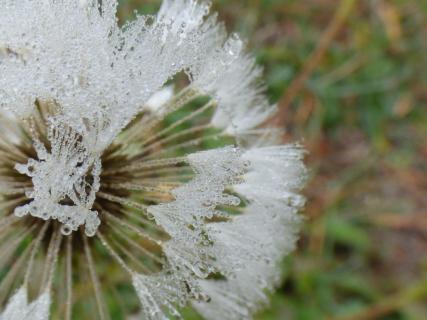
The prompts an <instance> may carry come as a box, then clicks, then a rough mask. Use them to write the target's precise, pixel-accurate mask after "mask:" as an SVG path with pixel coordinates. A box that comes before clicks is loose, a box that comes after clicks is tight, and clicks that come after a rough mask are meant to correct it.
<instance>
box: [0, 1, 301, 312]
mask: <svg viewBox="0 0 427 320" xmlns="http://www.w3.org/2000/svg"><path fill="white" fill-rule="evenodd" d="M0 7H1V10H0V74H2V77H0V206H1V207H2V209H3V212H4V213H3V215H2V216H1V217H0V239H2V243H3V244H2V250H0V252H2V253H1V254H0V268H4V267H5V266H9V265H10V266H11V267H10V268H8V270H9V271H8V272H6V276H4V277H3V278H0V305H2V306H3V311H2V312H1V313H0V319H37V320H42V319H43V320H47V319H50V318H53V319H56V318H59V317H61V319H62V318H63V317H64V316H63V314H65V319H67V320H68V319H71V318H72V317H73V315H74V314H76V315H78V316H80V317H86V318H93V314H96V315H97V316H98V317H99V318H100V319H102V320H104V319H108V318H109V314H110V312H111V310H110V307H109V305H107V304H106V302H105V301H106V296H108V299H109V300H111V299H113V298H112V297H114V299H116V300H117V299H119V298H118V296H120V295H118V294H117V292H116V290H119V289H120V288H122V287H126V288H129V287H131V288H133V289H134V291H135V293H136V294H135V295H134V296H135V299H136V300H137V301H139V304H140V312H141V317H142V318H144V319H148V320H157V319H168V318H171V317H179V316H180V315H179V314H180V308H181V307H184V306H186V305H190V304H191V305H192V306H193V308H194V309H196V310H197V311H198V312H199V313H200V314H201V315H202V316H204V317H205V318H207V319H248V318H250V315H251V314H253V313H254V312H256V311H257V310H258V309H259V308H260V306H261V305H263V304H265V303H266V301H267V298H266V295H265V290H273V289H274V286H275V285H276V284H277V282H278V279H279V276H278V272H277V270H278V268H277V265H278V263H280V261H281V259H282V258H283V257H284V255H286V254H287V253H288V252H290V251H291V250H292V249H293V247H294V244H295V239H296V236H297V231H298V226H299V223H300V219H299V218H298V215H297V212H298V210H299V209H300V208H301V207H302V206H303V204H304V198H303V197H302V196H300V195H299V192H300V190H301V187H302V185H303V184H304V180H305V167H304V165H303V163H302V159H303V154H304V151H303V149H302V148H301V147H299V146H297V145H280V143H279V142H278V141H277V139H276V138H277V129H274V128H261V127H260V125H261V124H262V123H264V122H265V120H266V119H267V118H269V117H270V116H271V115H272V114H273V113H274V111H275V110H276V107H275V106H271V105H270V104H269V103H268V101H267V99H266V98H265V96H264V87H265V86H264V84H263V83H262V81H261V80H260V78H261V75H262V71H261V69H260V68H259V67H258V66H256V64H255V61H254V59H253V58H252V57H251V56H250V55H249V54H247V53H246V52H245V44H244V41H242V40H241V39H240V38H239V37H238V36H237V35H235V34H232V35H230V36H229V35H228V34H227V33H226V31H225V28H224V26H223V25H222V24H220V23H218V22H217V18H216V16H215V15H209V11H210V3H209V2H207V1H196V0H175V1H172V0H164V1H163V3H162V6H161V8H160V10H159V12H158V14H157V15H156V16H138V15H137V16H136V19H135V20H134V21H132V22H127V23H126V24H125V25H124V26H121V27H120V26H119V25H118V22H117V18H116V10H117V1H116V0H103V1H96V0H22V1H13V0H0ZM182 74H185V75H186V81H185V83H186V85H185V86H182V85H181V87H180V86H179V85H176V86H173V85H171V82H173V81H174V79H175V77H177V76H179V75H182ZM106 261H108V263H107V264H108V265H110V264H112V265H115V266H116V269H118V270H120V272H111V271H108V272H107V271H106V270H104V269H103V267H102V264H103V263H104V265H105V262H106ZM115 274H117V276H116V275H115ZM87 283H89V284H90V287H91V290H92V291H91V292H93V293H94V294H88V293H85V291H84V290H83V291H84V292H83V293H81V292H82V289H81V287H82V286H84V285H85V284H87ZM111 288H113V289H111ZM77 293H79V294H77ZM53 294H57V295H58V299H53ZM114 299H113V300H114ZM122 309H123V310H122V311H121V312H122V316H123V317H127V316H128V315H129V314H130V312H131V311H132V310H134V309H135V304H133V305H132V301H130V302H129V304H126V306H125V307H123V308H122ZM64 310H65V313H64ZM87 310H91V311H87ZM87 312H92V313H93V314H88V313H87Z"/></svg>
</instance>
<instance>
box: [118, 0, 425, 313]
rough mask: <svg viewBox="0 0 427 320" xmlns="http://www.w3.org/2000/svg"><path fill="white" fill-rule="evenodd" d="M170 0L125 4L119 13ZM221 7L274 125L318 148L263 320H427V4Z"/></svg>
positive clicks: (367, 1) (218, 3) (229, 0)
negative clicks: (300, 222) (256, 74)
mask: <svg viewBox="0 0 427 320" xmlns="http://www.w3.org/2000/svg"><path fill="white" fill-rule="evenodd" d="M159 4H160V1H158V0H122V1H121V6H120V19H121V20H122V21H125V20H126V19H128V18H129V17H131V16H132V14H133V11H134V10H137V11H138V12H140V13H154V12H156V11H157V9H158V7H159ZM214 10H215V11H217V12H218V13H219V16H220V19H221V20H223V21H225V23H226V25H227V28H228V30H229V31H233V30H235V31H237V32H238V33H239V34H241V35H242V37H244V38H246V39H248V46H249V47H250V50H251V51H253V52H254V54H255V55H256V57H257V59H258V61H259V63H260V64H261V65H263V66H264V67H265V79H266V80H267V85H268V95H269V97H270V99H271V101H272V102H277V103H278V105H279V108H280V113H279V115H278V116H277V117H276V118H275V119H273V120H272V122H274V123H275V124H277V125H280V126H282V127H286V129H287V134H286V138H285V139H286V140H289V141H295V140H297V141H300V142H301V143H303V144H304V145H305V146H306V148H307V149H308V150H309V155H308V158H307V165H308V166H309V168H310V172H311V179H310V182H309V185H308V187H307V188H306V195H307V198H308V206H307V208H306V210H305V212H304V215H305V217H306V221H305V226H304V230H303V233H302V237H301V239H300V241H299V244H298V250H297V252H295V253H294V254H292V256H291V257H289V258H288V259H287V260H286V261H285V262H284V263H283V274H284V277H283V285H282V286H281V287H280V288H279V289H278V291H277V292H276V294H274V295H272V297H271V305H270V306H269V307H268V308H267V309H266V310H265V312H263V313H261V314H259V315H258V316H257V319H262V320H264V319H265V320H266V319H289V320H294V319H298V320H305V319H307V320H311V319H333V320H350V319H351V320H358V319H360V320H366V319H384V320H385V319H387V320H394V319H396V320H407V319H417V320H418V319H421V320H423V319H427V90H426V88H427V86H426V85H427V72H426V71H427V1H425V0H357V1H356V0H214ZM186 319H199V318H198V317H197V316H196V315H194V314H192V313H191V312H190V313H189V314H188V315H187V317H186ZM218 320H221V319H218Z"/></svg>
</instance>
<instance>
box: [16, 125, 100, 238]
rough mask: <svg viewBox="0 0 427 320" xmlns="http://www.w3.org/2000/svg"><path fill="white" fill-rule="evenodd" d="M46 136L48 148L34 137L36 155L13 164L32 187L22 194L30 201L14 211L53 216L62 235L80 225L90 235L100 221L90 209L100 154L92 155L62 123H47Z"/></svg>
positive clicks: (96, 180)
mask: <svg viewBox="0 0 427 320" xmlns="http://www.w3.org/2000/svg"><path fill="white" fill-rule="evenodd" d="M48 140H49V142H50V145H51V147H50V150H49V151H48V150H47V148H46V146H45V145H44V144H43V143H41V142H40V141H37V140H35V142H34V147H35V150H36V152H37V159H29V160H28V162H27V163H26V164H17V165H16V169H17V170H18V172H20V173H21V174H25V175H27V176H29V177H30V178H31V179H32V183H33V190H31V191H28V192H27V194H26V195H27V197H28V198H30V199H33V201H31V202H30V203H29V204H26V205H24V206H21V207H17V208H16V209H15V212H14V213H15V215H16V216H18V217H22V216H25V215H28V214H30V215H31V216H33V217H37V218H41V219H43V220H49V219H56V220H58V221H59V222H61V223H62V224H63V227H62V229H61V231H62V232H63V234H66V235H68V234H70V233H71V232H72V231H76V230H77V229H78V228H79V227H80V226H81V225H84V226H85V232H86V234H87V235H88V236H93V235H95V233H96V230H97V228H98V226H99V225H100V220H99V218H98V214H97V212H96V211H92V210H91V208H92V205H93V203H94V202H95V199H96V192H97V191H98V190H99V187H100V178H99V175H100V173H101V161H100V158H99V157H96V156H95V157H94V156H93V154H92V153H91V152H90V151H89V150H88V148H87V146H85V145H84V144H83V143H82V141H81V136H80V135H79V134H77V133H76V132H75V131H74V130H73V129H72V128H70V127H69V126H67V125H65V124H56V125H51V126H49V133H48ZM88 176H90V177H91V180H92V181H91V182H90V183H89V182H88Z"/></svg>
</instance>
